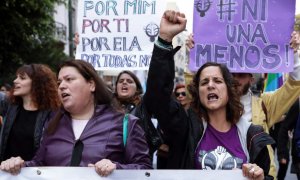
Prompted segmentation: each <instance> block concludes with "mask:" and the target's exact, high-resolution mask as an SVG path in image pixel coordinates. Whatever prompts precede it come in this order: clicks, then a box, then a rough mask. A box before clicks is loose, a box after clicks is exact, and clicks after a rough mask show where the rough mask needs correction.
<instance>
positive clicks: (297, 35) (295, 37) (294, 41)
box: [290, 31, 300, 52]
mask: <svg viewBox="0 0 300 180" xmlns="http://www.w3.org/2000/svg"><path fill="white" fill-rule="evenodd" d="M291 36H292V38H291V40H290V46H291V48H293V49H294V52H296V51H297V50H298V49H299V45H300V32H299V31H293V33H292V35H291Z"/></svg>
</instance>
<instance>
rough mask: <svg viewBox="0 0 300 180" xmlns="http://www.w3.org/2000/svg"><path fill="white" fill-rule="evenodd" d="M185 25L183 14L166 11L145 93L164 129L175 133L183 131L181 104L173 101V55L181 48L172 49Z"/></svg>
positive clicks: (146, 102)
mask: <svg viewBox="0 0 300 180" xmlns="http://www.w3.org/2000/svg"><path fill="white" fill-rule="evenodd" d="M185 26H186V19H185V16H184V14H181V13H179V12H175V11H165V13H164V15H163V17H162V19H161V23H160V34H159V38H158V40H157V41H156V42H155V45H154V49H153V54H152V59H151V63H150V68H149V73H148V80H147V90H146V93H145V95H144V101H145V105H146V107H147V110H148V111H149V112H150V113H151V114H154V115H155V117H156V118H157V119H158V122H159V124H160V127H161V128H162V130H163V131H164V133H167V134H172V135H173V134H176V132H179V131H180V130H181V131H182V127H184V124H181V122H180V121H182V119H181V118H180V117H178V116H177V118H174V117H175V116H176V115H177V114H178V111H179V110H180V105H179V104H178V103H176V102H175V101H173V99H172V96H171V95H172V91H173V86H174V77H175V66H174V59H173V55H174V54H175V53H176V51H177V50H178V49H177V48H176V49H173V46H172V39H173V37H174V36H175V35H177V34H178V33H180V32H181V31H183V30H184V29H185ZM183 123H185V122H183Z"/></svg>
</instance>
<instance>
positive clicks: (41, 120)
mask: <svg viewBox="0 0 300 180" xmlns="http://www.w3.org/2000/svg"><path fill="white" fill-rule="evenodd" d="M1 109H2V112H5V114H1V115H3V116H4V117H5V121H4V122H3V126H2V129H1V134H0V162H1V161H3V160H5V159H3V158H4V153H5V150H6V146H7V141H8V137H9V133H10V131H11V128H12V126H13V124H14V121H15V119H16V117H17V114H18V113H19V110H20V106H18V105H12V104H8V103H6V104H4V103H3V104H2V105H1ZM50 113H51V111H49V110H44V111H39V112H38V115H37V121H36V124H35V130H34V144H32V146H33V147H34V149H35V151H36V150H37V149H38V147H39V146H40V140H41V137H42V134H43V129H44V124H45V122H46V120H47V119H48V118H49V115H50Z"/></svg>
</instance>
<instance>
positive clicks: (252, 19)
mask: <svg viewBox="0 0 300 180" xmlns="http://www.w3.org/2000/svg"><path fill="white" fill-rule="evenodd" d="M294 17H295V0H286V1H281V0H272V1H270V0H195V6H194V25H193V31H194V40H195V48H193V49H192V51H191V56H190V57H191V60H190V64H189V68H190V70H192V71H196V70H197V69H198V68H199V67H200V66H201V65H202V64H204V63H205V62H207V61H211V62H218V63H222V64H226V65H227V67H228V68H229V69H230V70H231V71H232V72H268V73H271V72H272V73H275V72H289V71H291V70H292V68H293V59H294V56H293V50H292V49H291V48H290V47H289V41H290V38H291V33H292V31H293V25H294Z"/></svg>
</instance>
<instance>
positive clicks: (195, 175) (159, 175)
mask: <svg viewBox="0 0 300 180" xmlns="http://www.w3.org/2000/svg"><path fill="white" fill-rule="evenodd" d="M0 179H1V180H10V179H14V180H28V179H30V180H40V179H43V180H66V179H72V180H83V179H84V180H85V179H88V180H94V179H95V180H96V179H97V180H98V179H105V180H144V179H145V180H166V179H170V180H191V179H208V180H220V179H222V180H232V179H234V180H246V179H247V178H245V177H243V175H242V170H240V169H236V170H115V171H114V172H113V173H112V174H111V175H109V176H108V177H101V176H99V175H98V174H97V173H96V171H95V169H94V168H88V167H31V168H23V169H22V171H21V173H20V174H18V175H17V176H15V175H11V174H9V173H6V172H3V171H0Z"/></svg>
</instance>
